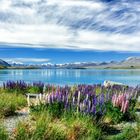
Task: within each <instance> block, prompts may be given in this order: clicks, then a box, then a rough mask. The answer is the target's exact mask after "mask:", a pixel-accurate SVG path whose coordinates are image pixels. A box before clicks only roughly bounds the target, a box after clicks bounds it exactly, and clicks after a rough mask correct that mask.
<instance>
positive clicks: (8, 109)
mask: <svg viewBox="0 0 140 140" xmlns="http://www.w3.org/2000/svg"><path fill="white" fill-rule="evenodd" d="M24 106H26V98H25V97H24V96H23V95H16V94H8V93H1V94H0V116H1V117H4V116H10V115H13V114H15V111H16V110H18V109H21V108H22V107H24Z"/></svg>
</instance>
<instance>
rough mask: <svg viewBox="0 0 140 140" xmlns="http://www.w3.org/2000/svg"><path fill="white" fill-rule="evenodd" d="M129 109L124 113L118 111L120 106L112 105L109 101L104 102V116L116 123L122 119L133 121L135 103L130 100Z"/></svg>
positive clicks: (134, 117)
mask: <svg viewBox="0 0 140 140" xmlns="http://www.w3.org/2000/svg"><path fill="white" fill-rule="evenodd" d="M131 102H132V103H130V107H129V110H128V111H127V112H125V113H123V112H121V111H120V108H118V107H113V105H112V103H111V102H108V103H106V113H105V118H106V119H108V120H110V122H111V123H113V124H117V123H120V122H122V121H133V120H135V119H136V114H135V109H134V107H135V103H134V101H131Z"/></svg>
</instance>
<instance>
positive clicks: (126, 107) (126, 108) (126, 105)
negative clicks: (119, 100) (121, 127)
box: [123, 100, 129, 113]
mask: <svg viewBox="0 0 140 140" xmlns="http://www.w3.org/2000/svg"><path fill="white" fill-rule="evenodd" d="M128 107H129V101H128V100H126V101H125V104H124V108H123V113H125V112H126V111H127V110H128Z"/></svg>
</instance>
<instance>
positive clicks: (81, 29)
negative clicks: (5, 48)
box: [0, 0, 140, 51]
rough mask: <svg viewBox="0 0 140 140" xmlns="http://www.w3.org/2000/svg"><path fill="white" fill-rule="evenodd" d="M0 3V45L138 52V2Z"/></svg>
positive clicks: (0, 0)
mask: <svg viewBox="0 0 140 140" xmlns="http://www.w3.org/2000/svg"><path fill="white" fill-rule="evenodd" d="M0 3H1V5H0V35H1V36H0V42H1V44H2V43H7V44H11V46H13V45H14V44H19V47H20V46H24V47H35V48H47V47H54V46H55V47H56V48H69V49H83V50H84V49H91V50H114V51H140V47H139V44H140V40H139V37H140V19H139V17H138V14H140V13H139V12H140V11H139V9H140V6H139V3H138V2H132V3H130V2H126V1H122V2H120V3H116V4H113V5H110V4H107V3H102V2H99V1H96V0H95V1H86V0H59V1H58V0H43V1H42V2H41V0H21V1H20V2H19V1H18V0H6V1H5V0H0ZM19 5H20V6H19ZM29 44H30V45H29Z"/></svg>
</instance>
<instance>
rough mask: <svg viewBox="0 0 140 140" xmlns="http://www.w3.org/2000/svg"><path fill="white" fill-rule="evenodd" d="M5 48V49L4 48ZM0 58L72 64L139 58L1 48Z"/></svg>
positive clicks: (72, 51) (126, 54) (125, 53)
mask: <svg viewBox="0 0 140 140" xmlns="http://www.w3.org/2000/svg"><path fill="white" fill-rule="evenodd" d="M5 47H6V48H5ZM0 52H1V53H0V58H2V59H3V60H5V61H7V62H9V63H12V62H23V63H30V64H32V63H36V64H42V63H53V64H55V63H58V64H61V63H73V62H101V61H112V60H113V61H121V60H124V59H126V58H128V57H131V56H140V53H139V52H138V53H136V52H113V51H94V50H75V49H73V50H70V49H55V48H53V49H52V48H49V49H44V48H43V49H40V48H14V47H12V48H10V47H8V46H3V47H2V46H1V48H0Z"/></svg>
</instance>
